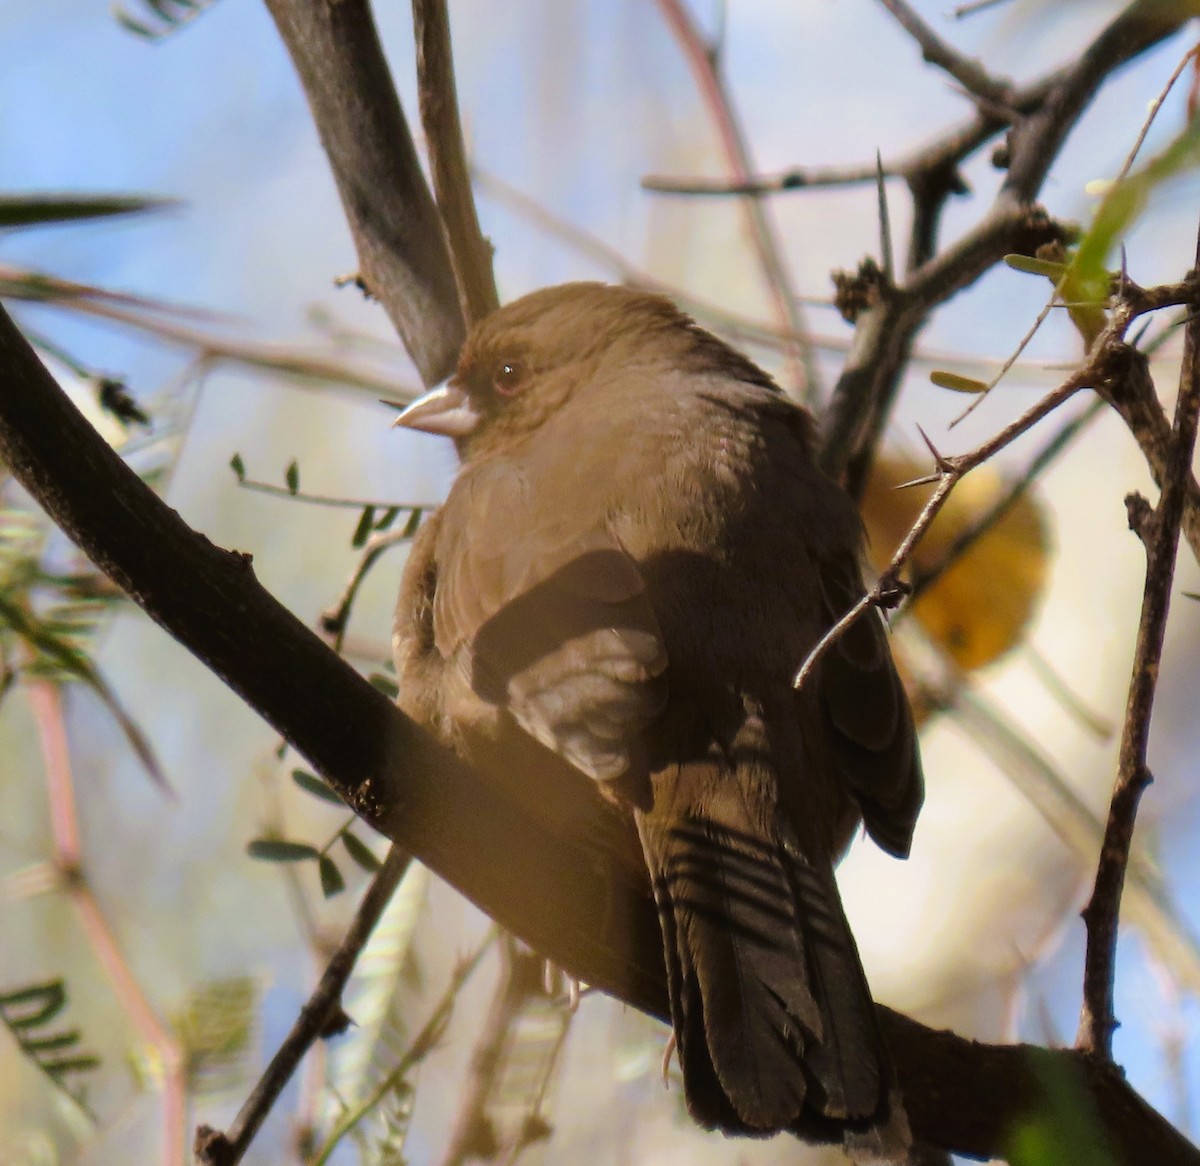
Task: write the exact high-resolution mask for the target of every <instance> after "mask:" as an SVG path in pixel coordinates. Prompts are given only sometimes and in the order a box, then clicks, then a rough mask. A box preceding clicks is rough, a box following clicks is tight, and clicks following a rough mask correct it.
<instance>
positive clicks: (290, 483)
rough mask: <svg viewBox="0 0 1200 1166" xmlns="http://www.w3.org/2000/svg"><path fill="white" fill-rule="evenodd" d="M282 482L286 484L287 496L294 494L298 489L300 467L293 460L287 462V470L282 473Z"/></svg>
mask: <svg viewBox="0 0 1200 1166" xmlns="http://www.w3.org/2000/svg"><path fill="white" fill-rule="evenodd" d="M283 478H284V481H285V482H287V488H288V493H289V494H295V493H297V491H299V489H300V465H299V463H298V462H297V461H296V459H295V458H292V460H291V461H290V462H288V467H287V470H285V471H284V475H283Z"/></svg>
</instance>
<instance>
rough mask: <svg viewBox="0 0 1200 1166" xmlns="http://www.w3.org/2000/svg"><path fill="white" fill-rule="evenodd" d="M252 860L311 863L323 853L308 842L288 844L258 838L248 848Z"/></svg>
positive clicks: (281, 840)
mask: <svg viewBox="0 0 1200 1166" xmlns="http://www.w3.org/2000/svg"><path fill="white" fill-rule="evenodd" d="M246 853H247V854H249V855H250V857H251V858H257V859H259V860H260V861H262V862H309V861H311V860H312V859H314V858H320V857H321V852H320V851H319V850H318V849H317V848H316V847H315V846H310V845H309V844H308V843H307V842H286V841H285V840H284V839H282V838H256V839H254V841H253V842H251V843H249V844H248V845H247V847H246Z"/></svg>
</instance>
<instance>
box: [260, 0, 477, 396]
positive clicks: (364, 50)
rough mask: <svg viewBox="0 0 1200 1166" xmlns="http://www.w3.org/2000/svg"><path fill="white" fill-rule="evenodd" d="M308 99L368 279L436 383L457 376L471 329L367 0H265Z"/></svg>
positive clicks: (412, 353)
mask: <svg viewBox="0 0 1200 1166" xmlns="http://www.w3.org/2000/svg"><path fill="white" fill-rule="evenodd" d="M265 3H266V5H267V8H268V9H269V10H270V13H271V15H272V17H274V19H275V24H276V26H277V27H278V29H279V34H280V36H281V37H282V38H283V42H284V44H285V45H286V46H287V49H288V52H289V53H290V54H291V58H292V62H293V64H294V65H295V66H296V72H297V73H298V74H299V75H300V82H301V84H302V85H303V86H304V92H305V94H306V95H307V97H308V104H309V108H310V109H311V110H312V115H313V120H314V121H315V122H316V124H317V131H318V133H319V134H320V136H321V144H322V145H323V146H324V147H325V153H326V154H327V155H328V156H329V165H330V167H331V169H332V170H333V177H334V179H335V181H336V182H337V188H338V193H339V194H340V195H341V199H342V207H343V209H344V210H345V212H346V221H347V222H348V223H349V225H350V231H351V233H352V235H353V236H354V245H355V248H356V249H357V251H358V262H359V274H360V277H361V279H362V282H363V284H364V286H365V288H366V290H367V291H368V292H369V293H370V294H371V295H372V296H374V297H375V299H377V300H378V301H379V302H380V304H381V305H382V306H383V309H384V311H386V312H387V314H388V317H389V319H391V321H392V323H393V324H394V325H395V327H396V331H397V332H398V333H399V334H400V339H401V340H402V341H403V342H404V347H405V348H406V349H407V350H408V353H409V355H410V356H411V357H412V359H413V363H414V364H415V365H416V366H417V370H418V372H419V373H420V374H421V379H422V380H423V381H424V382H425V384H426V385H432V384H436V383H437V382H438V381H440V380H443V379H444V378H445V377H447V376H449V374H450V373H451V372H452V371H453V369H454V365H455V363H456V361H457V360H458V350H459V349H460V348H461V347H462V342H463V335H464V326H463V316H462V312H461V311H460V309H459V306H458V294H457V291H456V289H455V283H454V273H453V270H452V268H451V265H450V254H449V251H448V249H447V247H446V236H445V232H444V231H443V228H442V222H441V218H440V217H439V215H438V210H437V207H436V206H435V205H434V202H433V196H432V195H431V194H430V193H429V187H428V186H427V185H426V183H425V176H424V175H423V174H422V173H421V164H420V162H419V161H418V159H417V151H416V147H415V146H414V145H413V140H412V134H411V133H409V129H408V122H407V121H406V120H405V117H404V111H403V110H402V109H401V107H400V99H399V97H398V96H397V95H396V89H395V86H394V85H393V84H392V77H391V73H390V72H389V71H388V67H387V62H386V61H385V60H384V56H383V49H382V47H381V46H380V43H379V35H378V33H377V32H376V29H375V22H374V20H373V19H372V17H371V9H370V6H369V4H368V3H367V0H265Z"/></svg>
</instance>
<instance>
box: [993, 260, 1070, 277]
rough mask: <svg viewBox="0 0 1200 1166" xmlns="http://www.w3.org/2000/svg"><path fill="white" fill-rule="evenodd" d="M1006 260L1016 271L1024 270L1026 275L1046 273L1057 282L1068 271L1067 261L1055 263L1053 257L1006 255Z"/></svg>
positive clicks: (1046, 275) (1045, 274)
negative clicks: (1039, 257)
mask: <svg viewBox="0 0 1200 1166" xmlns="http://www.w3.org/2000/svg"><path fill="white" fill-rule="evenodd" d="M1004 262H1005V263H1007V264H1008V266H1009V267H1011V268H1012V269H1013V270H1014V271H1023V272H1025V274H1026V275H1044V276H1045V277H1046V278H1047V279H1050V280H1053V281H1054V282H1055V283H1058V281H1059V280H1060V279H1062V277H1063V276H1064V275H1065V274H1066V272H1067V265H1066V264H1065V263H1055V262H1054V261H1053V260H1051V259H1038V258H1036V257H1035V256H1032V255H1006V256H1005V257H1004Z"/></svg>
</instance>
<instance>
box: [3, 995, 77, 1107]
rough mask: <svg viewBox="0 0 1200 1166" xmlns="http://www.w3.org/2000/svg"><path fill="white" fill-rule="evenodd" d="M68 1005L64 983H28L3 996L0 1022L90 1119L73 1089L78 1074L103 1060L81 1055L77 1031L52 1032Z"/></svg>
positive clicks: (23, 1049) (31, 1058) (20, 1046)
mask: <svg viewBox="0 0 1200 1166" xmlns="http://www.w3.org/2000/svg"><path fill="white" fill-rule="evenodd" d="M66 1006H67V986H66V983H65V982H64V981H63V980H61V979H58V980H46V981H43V982H41V983H36V984H25V985H22V986H21V987H19V988H14V989H12V990H11V991H8V992H5V993H3V994H0V1023H3V1024H4V1026H5V1027H6V1028H7V1029H8V1031H9V1032H10V1033H11V1034H12V1037H13V1039H14V1040H15V1041H16V1042H17V1047H18V1048H19V1049H20V1050H21V1052H22V1053H24V1054H25V1056H26V1057H28V1058H29V1060H30V1061H32V1062H33V1064H35V1065H36V1066H37V1067H38V1068H39V1069H40V1070H41V1071H42V1072H43V1073H44V1074H45V1075H46V1077H47V1078H48V1079H49V1080H50V1081H51V1082H52V1083H53V1084H54V1086H55V1087H56V1088H57V1089H59V1090H61V1091H62V1092H63V1093H65V1094H66V1095H67V1096H68V1097H69V1098H71V1100H72V1101H74V1102H75V1104H76V1105H78V1106H79V1108H80V1109H82V1110H83V1111H84V1112H85V1113H87V1114H88V1116H89V1117H91V1116H92V1115H91V1112H90V1110H88V1107H87V1103H86V1101H85V1099H84V1094H83V1091H82V1090H81V1089H80V1088H79V1086H75V1087H71V1086H70V1085H69V1081H70V1080H72V1079H74V1078H75V1077H76V1075H77V1074H80V1073H87V1072H90V1071H91V1070H93V1069H96V1068H98V1067H99V1065H100V1058H99V1057H95V1056H92V1055H91V1054H89V1053H82V1052H79V1051H78V1049H79V1046H80V1044H81V1042H82V1038H81V1036H80V1033H79V1030H78V1029H59V1030H57V1031H50V1025H51V1022H52V1021H54V1020H55V1019H56V1018H57V1017H58V1016H59V1014H60V1013H62V1012H63V1010H64V1009H65V1008H66Z"/></svg>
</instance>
